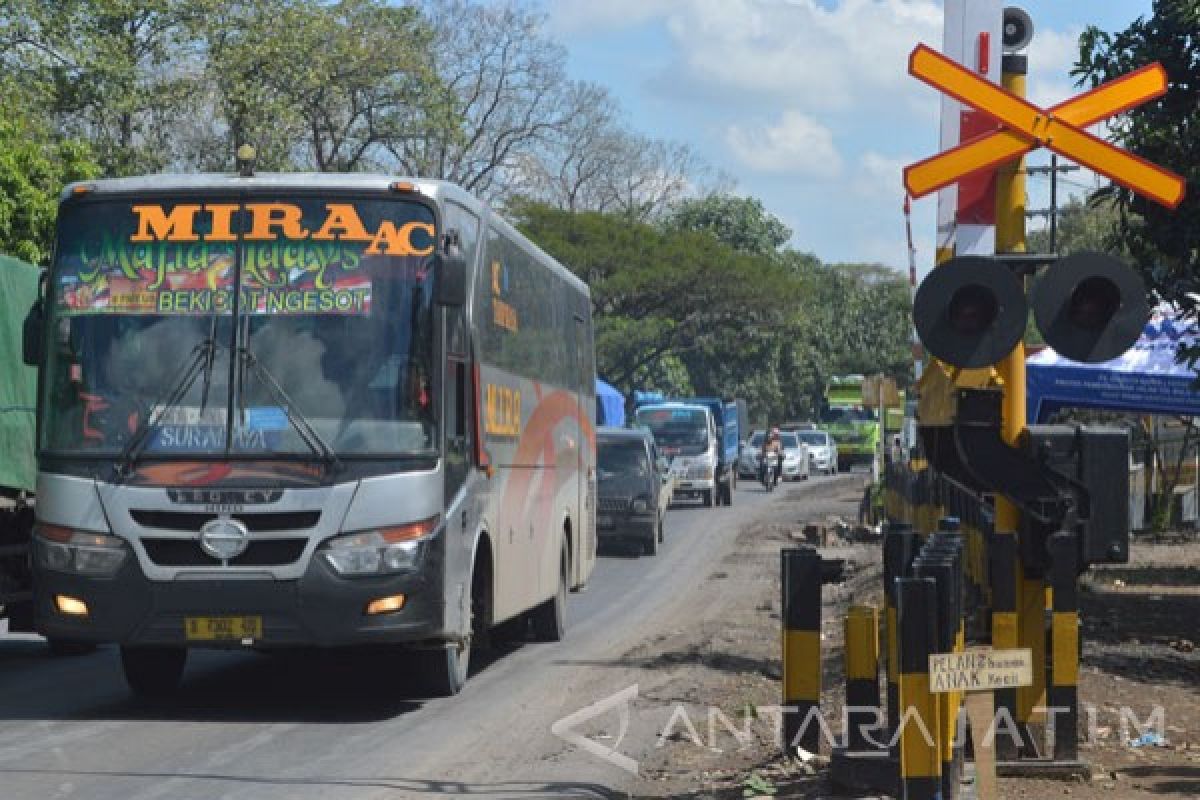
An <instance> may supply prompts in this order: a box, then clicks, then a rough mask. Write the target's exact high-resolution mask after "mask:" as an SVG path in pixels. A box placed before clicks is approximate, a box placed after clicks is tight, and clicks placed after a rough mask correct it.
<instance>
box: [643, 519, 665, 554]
mask: <svg viewBox="0 0 1200 800" xmlns="http://www.w3.org/2000/svg"><path fill="white" fill-rule="evenodd" d="M659 530H660V528H659V526H658V525H655V526H654V528H653V529H651V531H650V535H649V536H648V537H647V538H645V539H643V540H642V555H647V556H656V555H658V543H659V542H661V541H662V537H661V536H660V535H659Z"/></svg>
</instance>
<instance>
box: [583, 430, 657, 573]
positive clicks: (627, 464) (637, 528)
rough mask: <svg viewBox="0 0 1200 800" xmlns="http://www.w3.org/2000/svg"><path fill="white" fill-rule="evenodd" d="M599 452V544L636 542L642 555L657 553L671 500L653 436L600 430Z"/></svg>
mask: <svg viewBox="0 0 1200 800" xmlns="http://www.w3.org/2000/svg"><path fill="white" fill-rule="evenodd" d="M596 451H597V452H596V471H597V478H598V480H597V485H598V494H599V501H598V503H597V505H596V535H597V536H598V537H599V538H600V540H601V541H617V540H623V541H634V542H637V543H639V544H640V545H641V547H642V552H643V553H645V554H646V555H648V556H652V555H654V554H655V553H657V552H658V545H659V542H661V541H662V540H663V514H664V513H665V508H666V505H667V503H666V502H664V501H665V500H668V499H669V498H668V497H667V496H666V495H665V493H664V489H663V482H664V479H665V477H666V474H667V462H666V459H662V458H660V457H659V455H658V448H657V447H656V446H655V444H654V436H653V435H652V434H651V433H650V431H648V430H644V429H640V430H627V429H625V428H600V429H599V431H597V434H596Z"/></svg>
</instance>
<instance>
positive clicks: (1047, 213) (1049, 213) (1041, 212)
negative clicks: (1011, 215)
mask: <svg viewBox="0 0 1200 800" xmlns="http://www.w3.org/2000/svg"><path fill="white" fill-rule="evenodd" d="M1078 169H1079V166H1078V165H1076V164H1063V165H1062V166H1059V163H1058V154H1057V153H1054V154H1051V156H1050V166H1048V167H1028V168H1026V170H1025V173H1026V174H1027V175H1044V174H1046V173H1049V174H1050V208H1040V209H1034V210H1032V211H1026V212H1025V216H1027V217H1049V218H1050V252H1051V253H1057V252H1058V173H1060V172H1075V171H1076V170H1078Z"/></svg>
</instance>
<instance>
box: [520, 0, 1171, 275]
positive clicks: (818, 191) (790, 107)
mask: <svg viewBox="0 0 1200 800" xmlns="http://www.w3.org/2000/svg"><path fill="white" fill-rule="evenodd" d="M1009 4H1011V5H1021V6H1022V7H1023V8H1025V10H1026V11H1028V12H1029V13H1030V15H1031V16H1032V17H1033V19H1034V24H1035V31H1036V33H1035V36H1034V41H1033V44H1032V45H1031V47H1030V50H1029V62H1030V76H1029V95H1030V98H1031V99H1032V100H1034V101H1035V102H1039V103H1052V102H1057V101H1058V100H1061V99H1064V98H1065V97H1067V96H1069V95H1071V94H1074V93H1075V92H1076V91H1077V90H1076V89H1075V88H1074V87H1073V85H1072V79H1071V78H1070V76H1069V74H1068V71H1069V69H1070V67H1071V64H1072V63H1073V61H1074V59H1075V56H1076V54H1077V51H1078V48H1077V38H1078V35H1079V32H1080V31H1082V30H1083V28H1084V27H1086V26H1087V25H1092V24H1094V25H1097V26H1099V27H1100V28H1102V29H1104V30H1110V31H1115V30H1120V29H1123V28H1125V27H1126V26H1128V24H1129V23H1130V22H1131V21H1132V20H1134V19H1135V18H1137V17H1138V16H1142V15H1148V14H1149V13H1150V0H1024V2H1012V3H1009ZM541 5H542V7H543V8H544V10H545V11H546V13H547V14H548V16H549V22H550V28H551V32H552V34H553V36H554V37H555V38H556V39H558V40H559V41H560V42H562V44H563V45H565V46H566V48H567V51H568V54H569V69H570V72H571V75H572V77H574V78H577V79H583V80H589V81H595V82H597V83H601V84H603V85H605V86H607V87H609V88H610V89H611V90H612V91H613V92H614V94H615V95H616V96H617V97H618V98H619V100H620V101H621V103H622V104H623V106H624V108H625V110H626V112H627V114H628V121H629V125H630V127H631V128H633V129H635V130H637V131H639V132H641V133H643V134H646V135H650V136H655V137H661V138H667V139H674V140H678V141H682V142H687V143H688V144H690V145H692V146H693V147H694V148H695V149H696V150H697V152H698V153H699V154H700V155H701V156H702V157H703V158H704V159H705V160H706V162H707V163H708V164H710V165H711V166H712V167H713V168H714V169H717V170H721V171H723V172H725V173H727V174H728V175H730V176H732V177H733V178H734V180H735V181H736V189H735V190H736V191H737V192H739V193H741V194H747V195H753V196H756V197H759V198H761V199H762V201H763V202H764V204H765V205H766V206H767V208H768V209H770V210H771V211H772V212H773V213H775V214H776V215H777V216H779V217H780V218H781V219H783V220H784V222H786V223H787V224H788V225H789V226H790V227H791V228H792V229H793V231H794V232H795V233H794V236H793V241H792V244H793V245H794V246H795V247H797V248H800V249H803V250H809V251H812V252H814V253H816V254H817V255H818V256H819V257H820V258H822V259H823V260H825V261H876V262H881V263H885V264H888V265H889V266H893V267H896V268H905V269H906V268H907V254H906V251H905V245H904V220H903V215H902V212H901V208H902V205H903V196H904V195H903V190H902V188H901V183H900V180H901V178H900V169H901V168H902V167H903V166H904V165H905V164H907V163H910V162H912V161H915V160H917V159H919V158H923V157H925V156H927V155H931V154H933V153H934V152H935V151H936V149H937V130H938V96H937V94H936V93H935V92H934V91H933V90H932V89H929V88H928V87H926V86H924V85H923V84H920V83H919V82H918V81H917V80H916V79H914V78H911V77H909V76H908V75H907V74H906V71H905V60H906V58H907V55H908V53H909V51H911V49H912V48H913V47H914V46H915V45H916V44H917V43H918V42H920V41H925V42H928V43H930V44H933V45H934V46H936V47H940V43H941V26H942V6H941V2H940V0H543V2H542V3H541ZM1030 163H1031V164H1038V163H1048V156H1045V155H1036V156H1033V157H1031V159H1030ZM1067 179H1068V180H1069V182H1070V183H1068V184H1066V185H1063V184H1060V192H1061V191H1062V190H1063V189H1065V190H1067V191H1071V192H1075V193H1080V192H1083V191H1085V190H1086V188H1088V187H1090V186H1093V185H1094V184H1095V180H1096V179H1095V176H1094V175H1092V174H1091V173H1089V172H1086V171H1080V172H1074V173H1070V174H1069V175H1068V176H1067ZM1048 195H1049V185H1048V181H1047V179H1046V178H1044V177H1043V178H1037V177H1033V178H1031V179H1030V183H1029V200H1028V204H1029V207H1030V208H1043V207H1045V206H1047V205H1048ZM935 206H936V200H935V199H934V198H933V197H932V196H930V197H928V198H925V199H923V200H919V201H917V202H916V204H915V207H914V216H913V232H914V238H915V240H916V244H917V249H918V256H917V258H918V264H919V266H920V268H921V270H922V271H924V270H925V269H927V268H928V266H929V265H930V263H931V262H932V259H933V241H934V217H935ZM1033 224H1034V225H1037V224H1041V223H1033Z"/></svg>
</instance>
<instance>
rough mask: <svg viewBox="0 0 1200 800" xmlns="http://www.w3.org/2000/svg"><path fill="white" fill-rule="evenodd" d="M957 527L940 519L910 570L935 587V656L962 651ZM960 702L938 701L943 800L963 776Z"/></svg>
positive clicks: (948, 697)
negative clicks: (936, 654) (959, 730)
mask: <svg viewBox="0 0 1200 800" xmlns="http://www.w3.org/2000/svg"><path fill="white" fill-rule="evenodd" d="M957 527H958V520H957V519H953V518H944V519H942V520H941V522H940V523H939V528H941V530H940V531H939V532H938V533H936V534H934V535H933V536H931V537H930V540H929V542H928V543H927V544H926V545H925V547H923V548H922V550H921V555H919V556H918V557H917V560H916V562H915V563H914V566H913V571H914V573H915V574H916V575H917V576H918V577H927V578H932V579H933V580H934V582H935V585H936V586H937V608H936V611H935V618H936V620H937V638H936V639H935V643H934V647H935V650H934V652H937V653H952V652H957V651H959V650H961V649H962V645H961V641H962V591H963V590H962V579H961V569H962V538H961V536H959V534H958V533H957V532H956V530H955V529H956V528H957ZM962 699H963V697H962V693H961V692H947V693H944V694H941V695H940V697H939V700H940V707H939V714H938V721H937V724H938V741H939V743H940V752H939V756H940V758H941V761H942V766H941V780H942V796H943V797H944V798H948V799H949V798H955V797H957V796H958V787H959V779H960V777H961V774H962V757H963V752H962V748H961V747H956V746H955V743H956V742H957V739H958V736H957V733H958V730H957V728H958V709H959V706H960V705H961V703H962Z"/></svg>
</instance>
